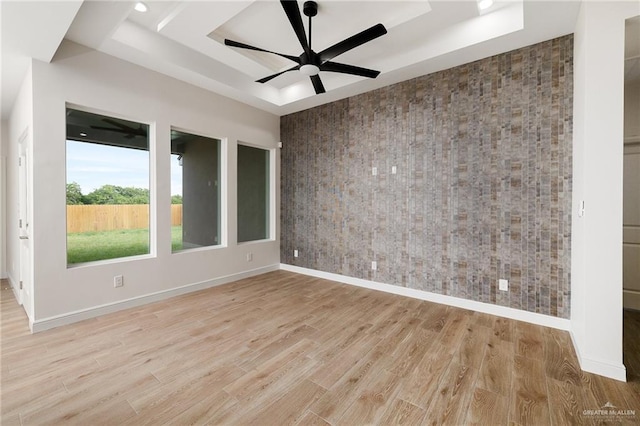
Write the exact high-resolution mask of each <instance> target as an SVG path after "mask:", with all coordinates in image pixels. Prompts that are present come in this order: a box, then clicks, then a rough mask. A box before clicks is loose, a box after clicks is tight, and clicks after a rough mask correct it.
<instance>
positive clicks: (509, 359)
mask: <svg viewBox="0 0 640 426" xmlns="http://www.w3.org/2000/svg"><path fill="white" fill-rule="evenodd" d="M513 363H514V347H513V345H511V344H510V343H509V342H505V341H503V340H501V339H500V338H498V337H497V336H491V337H490V338H489V339H488V341H487V342H486V348H485V352H484V358H483V360H482V365H481V367H480V371H479V372H478V383H477V386H478V387H480V388H482V389H485V390H488V391H491V392H495V393H497V394H499V395H502V396H509V395H510V394H511V381H512V376H513Z"/></svg>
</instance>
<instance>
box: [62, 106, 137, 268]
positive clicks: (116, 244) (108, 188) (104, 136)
mask: <svg viewBox="0 0 640 426" xmlns="http://www.w3.org/2000/svg"><path fill="white" fill-rule="evenodd" d="M66 125H67V142H66V149H67V152H66V153H67V160H66V166H67V182H66V184H67V263H68V264H70V265H72V264H77V263H84V262H92V261H98V260H105V259H115V258H122V257H128V256H136V255H143V254H149V136H148V135H149V126H148V125H146V124H142V123H137V122H133V121H128V120H123V119H119V118H114V117H108V116H104V115H99V114H92V113H88V112H84V111H79V110H75V109H71V108H67V119H66Z"/></svg>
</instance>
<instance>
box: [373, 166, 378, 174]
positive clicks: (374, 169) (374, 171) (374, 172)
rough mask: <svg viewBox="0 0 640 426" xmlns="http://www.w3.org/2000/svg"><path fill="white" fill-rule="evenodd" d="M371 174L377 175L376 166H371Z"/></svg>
mask: <svg viewBox="0 0 640 426" xmlns="http://www.w3.org/2000/svg"><path fill="white" fill-rule="evenodd" d="M371 174H372V175H373V176H377V175H378V168H377V167H372V168H371Z"/></svg>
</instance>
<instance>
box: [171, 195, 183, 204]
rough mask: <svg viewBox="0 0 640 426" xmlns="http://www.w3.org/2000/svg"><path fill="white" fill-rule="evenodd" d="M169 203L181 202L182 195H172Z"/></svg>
mask: <svg viewBox="0 0 640 426" xmlns="http://www.w3.org/2000/svg"><path fill="white" fill-rule="evenodd" d="M171 204H182V195H180V194H175V195H172V196H171Z"/></svg>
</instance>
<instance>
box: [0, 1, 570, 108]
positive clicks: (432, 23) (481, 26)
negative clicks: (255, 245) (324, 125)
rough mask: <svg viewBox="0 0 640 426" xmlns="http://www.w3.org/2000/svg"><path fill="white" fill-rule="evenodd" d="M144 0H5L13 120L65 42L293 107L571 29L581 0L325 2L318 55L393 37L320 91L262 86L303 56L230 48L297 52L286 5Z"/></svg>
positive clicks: (288, 81) (303, 83)
mask: <svg viewBox="0 0 640 426" xmlns="http://www.w3.org/2000/svg"><path fill="white" fill-rule="evenodd" d="M146 3H147V5H148V6H149V11H148V12H146V13H140V12H137V11H135V10H134V9H133V6H134V4H135V3H134V2H131V1H84V2H83V1H81V0H71V1H59V2H56V1H42V2H25V1H7V0H3V1H1V2H0V13H1V15H2V115H3V117H4V118H6V116H7V113H8V111H9V110H10V108H11V106H12V105H13V102H14V100H15V96H16V94H17V90H18V87H19V84H20V81H21V79H22V78H24V73H25V72H26V69H27V67H28V58H29V57H33V58H36V59H39V60H41V61H45V62H50V61H55V60H56V59H55V52H56V50H57V48H58V47H59V45H60V43H61V42H62V41H63V38H66V39H68V40H71V41H74V42H76V43H80V44H83V45H86V46H88V47H91V48H94V49H97V50H99V51H102V52H104V53H107V54H110V55H113V56H116V57H118V58H121V59H124V60H127V61H129V62H133V63H136V64H139V65H141V66H143V67H146V68H149V69H152V70H155V71H158V72H161V73H164V74H167V75H170V76H172V77H175V78H177V79H180V80H183V81H186V82H189V83H191V84H194V85H196V86H199V87H202V88H203V89H207V90H210V91H213V92H216V93H220V94H222V95H225V96H228V97H230V98H233V99H236V100H239V101H242V102H245V103H247V104H249V105H253V106H255V107H258V108H261V109H264V110H266V111H269V112H272V113H274V114H278V115H284V114H288V113H291V112H295V111H299V110H302V109H306V108H310V107H313V106H317V105H320V104H323V103H327V102H331V101H334V100H337V99H341V98H345V97H348V96H352V95H355V94H358V93H363V92H366V91H369V90H372V89H375V88H378V87H382V86H386V85H389V84H392V83H396V82H399V81H403V80H407V79H410V78H413V77H416V76H419V75H424V74H427V73H430V72H434V71H437V70H441V69H446V68H449V67H452V66H456V65H460V64H463V63H467V62H471V61H473V60H477V59H480V58H483V57H487V56H490V55H494V54H497V53H501V52H505V51H509V50H512V49H515V48H518V47H522V46H526V45H530V44H533V43H536V42H540V41H544V40H548V39H551V38H554V37H558V36H561V35H565V34H569V33H572V32H573V30H574V26H575V22H576V17H577V14H578V10H579V7H580V3H579V1H566V2H561V1H542V2H532V1H523V0H509V1H502V2H501V1H496V2H495V4H494V5H493V6H492V7H491V8H490V9H488V10H487V11H484V12H483V13H480V12H479V10H478V7H477V3H476V0H466V1H427V0H414V1H336V0H325V1H323V0H320V1H318V4H319V7H318V15H317V16H316V17H315V18H313V37H312V43H313V49H314V50H315V51H321V50H323V49H324V48H326V47H329V46H331V45H333V44H334V43H336V42H338V41H341V40H342V39H344V38H346V37H349V36H351V35H353V34H356V33H358V32H360V31H362V30H364V29H366V28H369V27H371V26H372V25H375V24H377V23H382V24H384V25H385V27H386V28H387V30H388V33H387V34H386V35H384V36H382V37H380V38H378V39H375V40H373V41H371V42H369V43H367V44H365V45H362V46H360V47H358V48H356V49H353V50H351V51H349V52H346V53H345V54H343V55H340V56H338V57H337V58H335V59H334V60H335V61H336V62H341V63H347V64H351V65H356V66H360V67H365V68H372V69H376V70H379V71H381V74H380V76H379V77H378V78H377V79H367V78H363V77H355V76H349V75H343V74H336V73H327V72H322V73H320V76H321V78H322V81H323V83H324V85H325V87H326V89H327V93H324V94H321V95H315V92H314V90H313V87H312V85H311V83H310V81H309V79H308V77H305V76H302V75H300V74H299V73H298V72H289V73H286V74H284V75H282V76H280V77H277V78H275V79H273V80H271V81H269V82H268V83H266V84H260V83H255V82H254V81H255V80H256V79H259V78H262V77H265V76H267V75H270V74H273V73H275V72H278V71H280V70H282V69H285V68H288V67H291V66H292V65H294V64H293V62H290V61H288V60H286V59H283V58H281V57H278V56H276V55H272V54H267V53H261V52H252V51H248V50H244V49H237V48H230V47H227V46H224V44H223V39H224V38H225V37H227V38H231V39H233V40H236V41H240V42H243V43H246V44H250V45H254V46H258V47H261V48H264V49H267V50H272V51H277V52H281V53H285V54H289V55H294V56H298V55H299V54H300V53H301V51H302V48H301V47H300V45H299V43H298V41H297V38H296V36H295V34H294V32H293V30H292V29H291V26H290V24H289V22H288V20H287V17H286V15H285V13H284V11H283V10H282V7H281V5H280V3H279V2H277V1H238V0H236V1H224V2H223V1H147V2H146ZM302 4H303V1H299V5H300V9H301V10H302ZM303 21H304V22H305V27H306V25H307V17H305V16H303Z"/></svg>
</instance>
